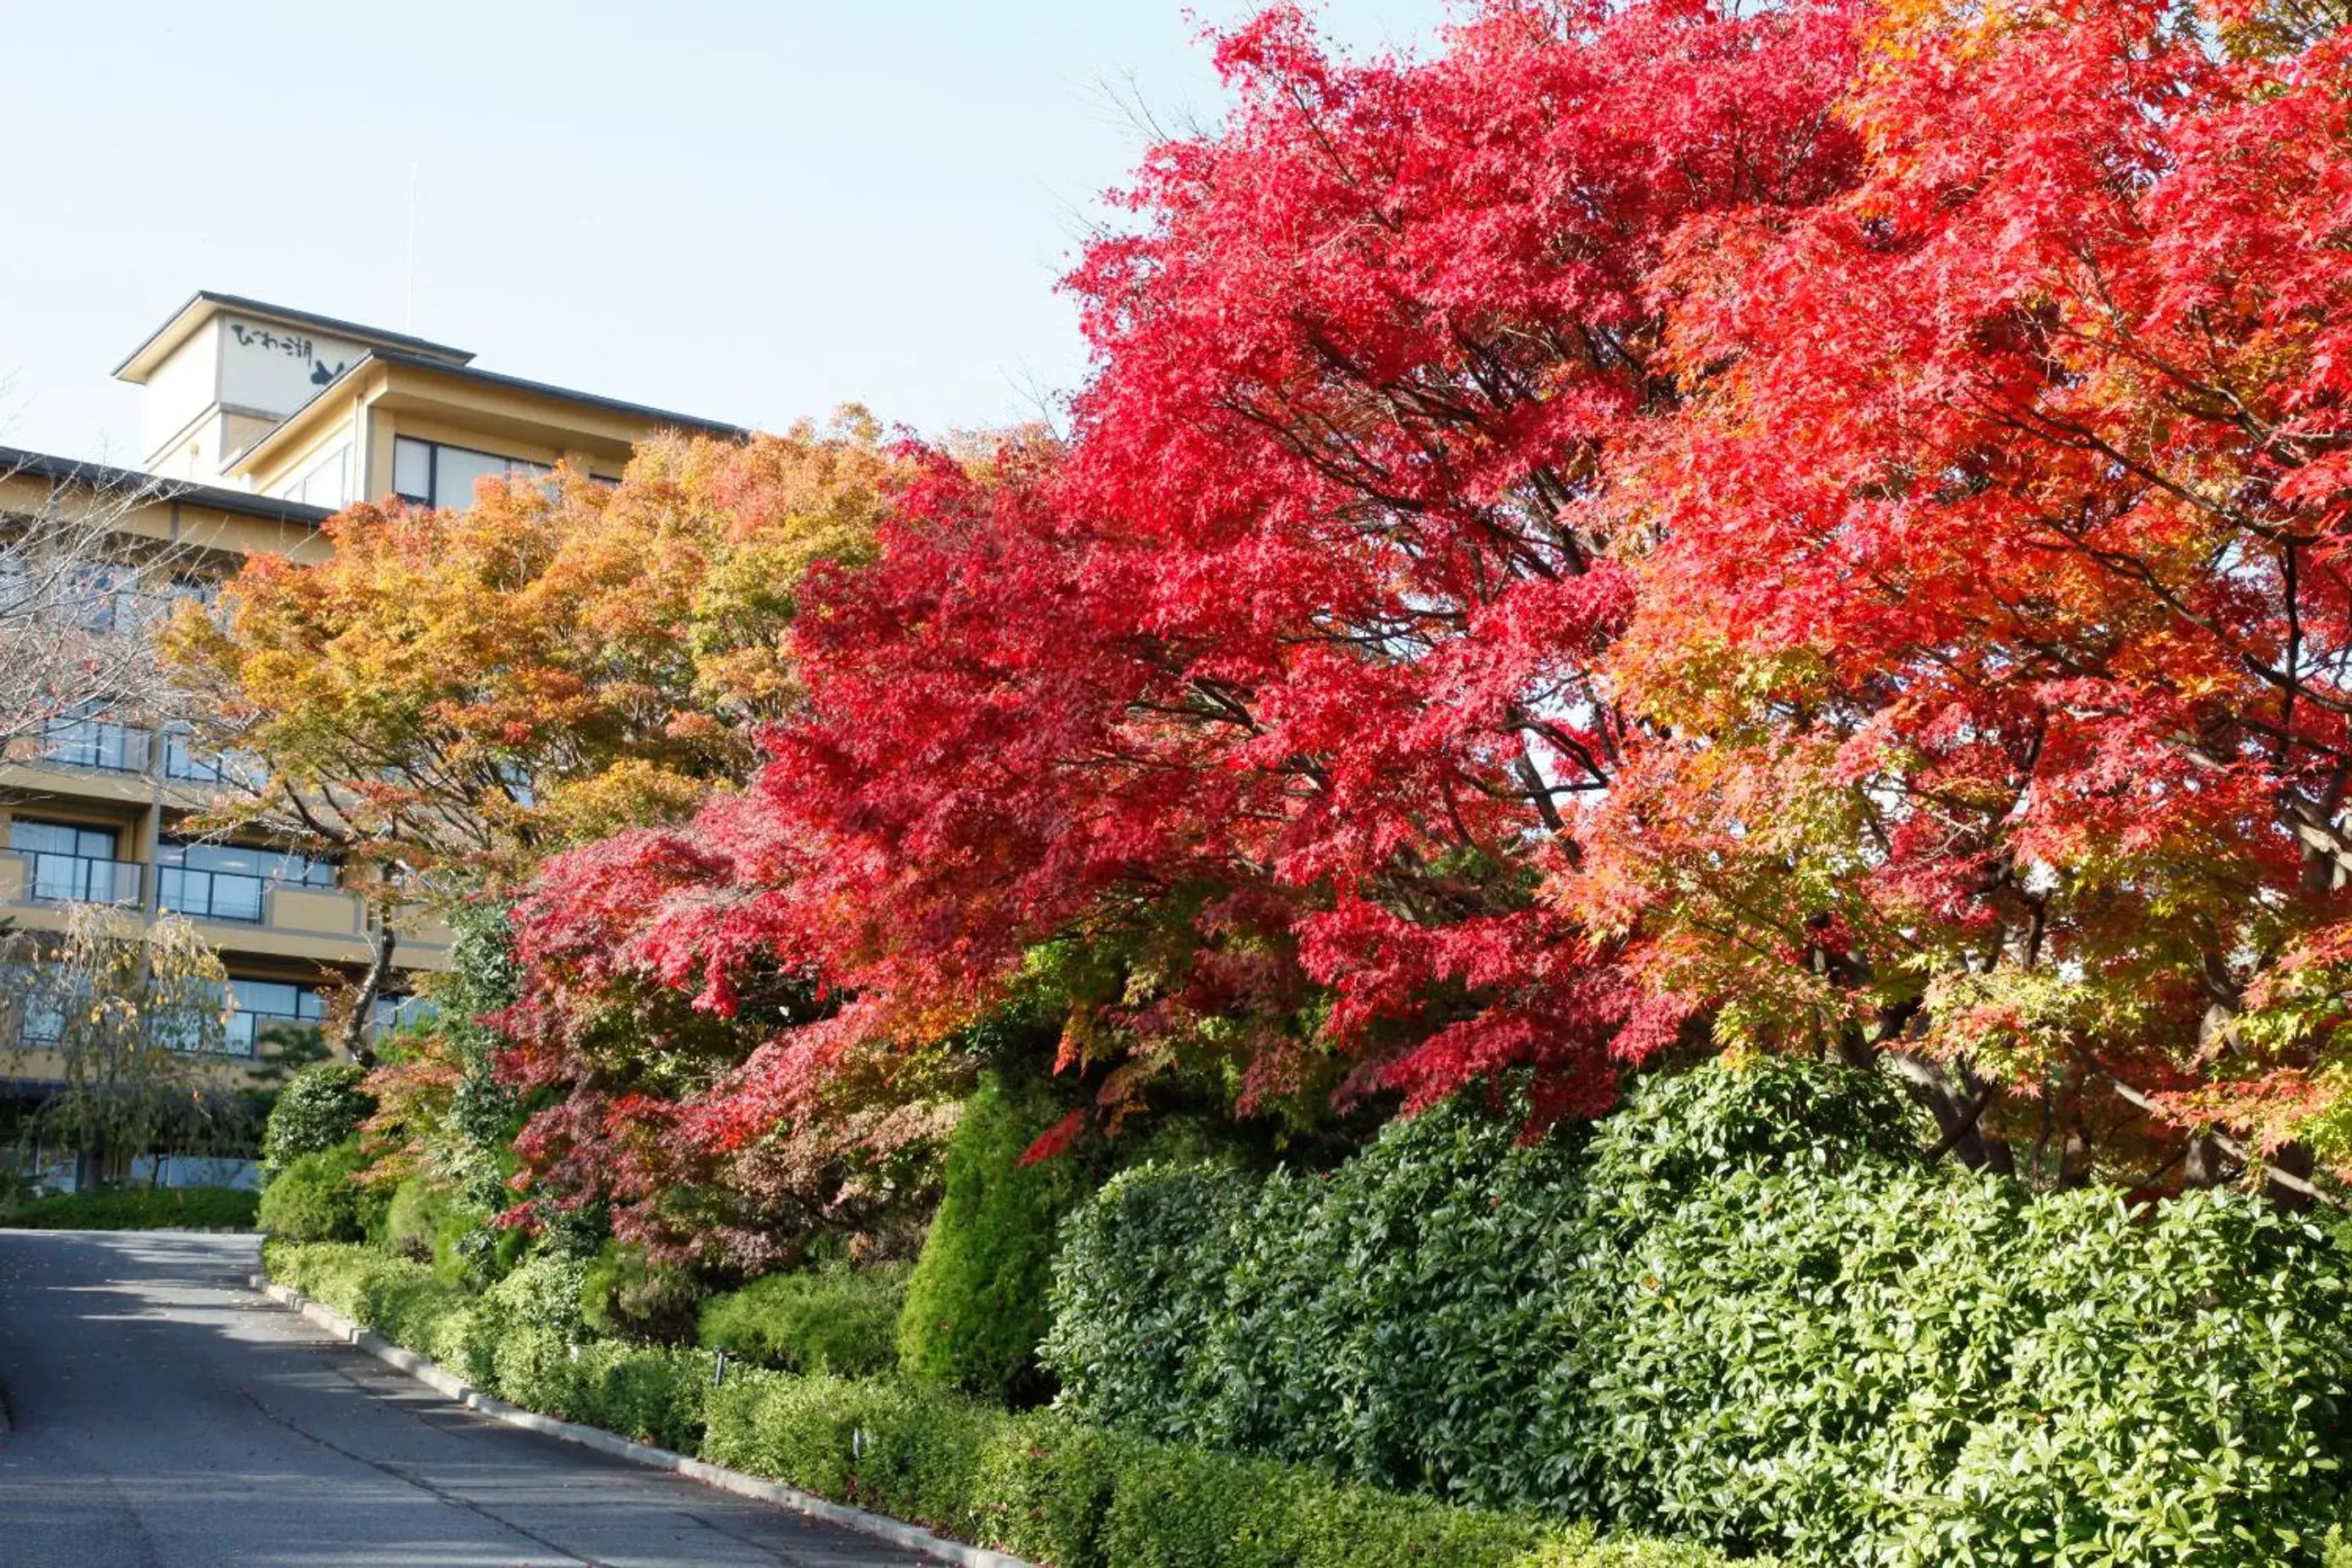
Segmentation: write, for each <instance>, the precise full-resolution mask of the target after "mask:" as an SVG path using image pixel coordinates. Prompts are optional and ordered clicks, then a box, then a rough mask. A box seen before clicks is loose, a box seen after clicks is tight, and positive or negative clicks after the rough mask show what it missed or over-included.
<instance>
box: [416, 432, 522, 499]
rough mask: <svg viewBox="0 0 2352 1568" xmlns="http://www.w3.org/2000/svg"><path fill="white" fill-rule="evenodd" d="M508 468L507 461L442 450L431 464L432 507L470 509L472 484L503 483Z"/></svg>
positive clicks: (456, 449)
mask: <svg viewBox="0 0 2352 1568" xmlns="http://www.w3.org/2000/svg"><path fill="white" fill-rule="evenodd" d="M508 466H509V465H508V459H506V458H494V457H492V456H490V455H489V454H488V452H468V451H467V450H466V449H465V448H464V447H442V448H441V449H440V451H439V453H438V454H437V455H436V462H435V464H434V473H433V504H434V505H435V506H446V507H455V508H459V509H463V508H465V507H469V506H471V505H473V504H474V485H475V483H476V482H477V481H478V480H481V479H503V478H504V477H505V476H506V472H507V468H508Z"/></svg>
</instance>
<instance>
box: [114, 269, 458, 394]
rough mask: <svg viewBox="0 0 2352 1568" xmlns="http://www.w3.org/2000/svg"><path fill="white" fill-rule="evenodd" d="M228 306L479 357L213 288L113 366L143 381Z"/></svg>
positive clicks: (441, 356) (428, 353)
mask: <svg viewBox="0 0 2352 1568" xmlns="http://www.w3.org/2000/svg"><path fill="white" fill-rule="evenodd" d="M223 310H236V311H238V312H240V313H241V314H244V315H248V316H259V317H262V318H263V319H265V320H267V321H278V322H280V323H283V324H284V325H287V326H291V327H307V328H309V329H310V331H314V332H332V333H334V334H336V335H338V336H340V337H346V338H355V339H357V340H358V341H359V342H363V343H367V344H369V345H371V346H373V347H381V348H386V349H396V350H400V351H402V352H404V353H411V354H415V355H419V356H421V357H423V358H425V359H426V360H429V361H431V362H433V363H437V364H456V365H461V364H464V363H467V361H469V360H471V359H472V358H473V357H474V356H473V354H472V353H469V352H467V350H465V349H457V348H451V347H450V346H449V345H448V344H446V343H436V342H432V341H431V340H429V339H426V338H419V337H412V336H410V335H409V334H408V333H406V332H388V331H384V330H383V328H381V327H370V326H365V325H362V323H360V322H358V321H341V320H338V319H337V318H335V317H333V316H321V315H318V314H315V313H314V312H312V311H310V310H291V309H289V308H288V307H287V306H284V305H272V304H270V303H269V302H268V301H267V300H248V299H247V298H246V297H245V296H243V295H241V294H222V293H218V292H215V290H213V289H197V290H196V291H195V292H194V294H191V295H189V296H188V302H187V303H186V304H184V305H182V306H181V307H180V308H179V309H178V310H174V311H173V312H172V316H171V319H170V320H169V321H165V322H164V323H163V325H162V326H160V327H158V328H156V329H155V330H154V331H152V332H151V333H149V334H148V337H147V341H146V342H143V343H141V344H140V345H139V346H138V347H137V348H136V349H133V350H132V351H131V355H130V357H129V358H127V359H125V360H124V361H123V362H122V363H121V364H119V365H116V366H115V367H114V374H115V375H116V377H117V378H119V379H121V380H123V381H128V382H134V383H137V382H144V381H145V380H146V379H147V377H148V375H149V374H151V373H152V371H153V370H154V368H155V367H156V366H157V365H158V364H161V363H163V359H164V357H165V356H166V355H168V354H170V353H171V352H172V351H173V349H175V348H178V347H179V346H180V344H182V343H183V342H186V341H187V339H188V336H189V334H190V333H192V332H194V331H195V330H196V329H197V328H199V327H201V326H203V325H204V324H205V322H206V321H210V320H212V319H213V317H215V315H218V314H219V313H220V312H221V311H223Z"/></svg>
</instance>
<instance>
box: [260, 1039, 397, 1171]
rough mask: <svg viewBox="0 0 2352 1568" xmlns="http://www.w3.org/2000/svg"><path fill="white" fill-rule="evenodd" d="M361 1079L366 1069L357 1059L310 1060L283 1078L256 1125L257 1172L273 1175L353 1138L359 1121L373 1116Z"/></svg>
mask: <svg viewBox="0 0 2352 1568" xmlns="http://www.w3.org/2000/svg"><path fill="white" fill-rule="evenodd" d="M366 1082H367V1068H363V1067H362V1066H360V1065H359V1064H358V1063H357V1062H314V1063H312V1064H311V1065H310V1066H309V1067H306V1068H303V1069H302V1070H301V1071H299V1072H298V1073H296V1074H295V1075H294V1076H293V1077H292V1078H290V1079H287V1081H286V1087H285V1088H284V1089H279V1090H278V1101H277V1103H276V1104H274V1105H272V1106H271V1107H270V1108H269V1120H268V1122H267V1123H266V1124H265V1125H264V1126H263V1128H262V1132H261V1165H262V1169H263V1171H264V1172H265V1173H268V1174H270V1175H275V1174H276V1173H278V1172H279V1171H282V1170H284V1169H285V1168H286V1167H287V1166H289V1165H291V1164H292V1163H294V1162H295V1161H297V1160H299V1159H300V1158H301V1157H302V1156H303V1155H305V1154H318V1153H323V1152H326V1151H327V1150H329V1149H331V1148H333V1147H335V1146H336V1145H337V1144H339V1143H341V1142H345V1141H347V1140H349V1139H352V1138H354V1137H357V1136H358V1135H359V1130H360V1123H361V1122H362V1121H366V1120H367V1119H368V1118H369V1117H371V1116H373V1115H374V1114H375V1105H376V1101H375V1096H374V1095H373V1094H370V1093H369V1092H368V1091H367V1088H366Z"/></svg>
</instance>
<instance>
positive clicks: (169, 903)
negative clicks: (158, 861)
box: [155, 866, 271, 925]
mask: <svg viewBox="0 0 2352 1568" xmlns="http://www.w3.org/2000/svg"><path fill="white" fill-rule="evenodd" d="M155 872H156V875H155V903H156V907H157V908H159V909H163V910H168V911H170V912H172V913H174V914H183V915H186V916H188V917H189V918H190V919H191V920H200V921H240V922H244V923H247V924H252V925H259V924H260V923H261V921H262V919H263V917H264V915H265V914H266V913H267V903H266V899H267V895H268V891H269V889H270V887H271V884H270V883H268V882H267V881H265V880H263V879H261V878H259V877H251V876H247V875H245V874H244V873H242V872H236V871H194V870H190V869H188V868H184V867H181V866H158V867H157V868H155Z"/></svg>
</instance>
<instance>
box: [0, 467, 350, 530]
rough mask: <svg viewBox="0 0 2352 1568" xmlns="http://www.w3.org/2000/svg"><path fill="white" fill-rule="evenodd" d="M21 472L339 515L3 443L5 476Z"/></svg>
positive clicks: (298, 514) (306, 516)
mask: <svg viewBox="0 0 2352 1568" xmlns="http://www.w3.org/2000/svg"><path fill="white" fill-rule="evenodd" d="M17 474H23V475H26V476H28V477H30V478H33V479H47V480H48V481H49V482H50V483H52V484H61V485H83V486H87V487H88V488H89V489H94V490H110V491H113V492H115V493H116V494H120V495H137V494H141V493H145V494H148V495H150V496H152V499H153V500H158V501H164V502H171V501H177V502H179V503H181V504H183V505H185V506H202V507H210V508H212V509H213V510H215V511H227V512H236V513H237V514H239V515H241V516H245V517H260V518H268V519H269V520H270V521H273V522H299V523H302V524H304V525H305V526H308V527H313V528H315V527H316V526H318V525H319V524H320V523H322V522H324V521H327V519H328V518H330V517H332V516H333V515H334V513H333V512H332V511H331V510H329V509H328V508H326V507H322V506H306V505H304V504H303V503H302V502H300V501H291V500H279V499H278V498H277V497H276V496H257V495H254V494H251V493H250V492H248V491H246V490H230V489H221V488H220V487H219V486H217V485H198V484H190V483H188V482H186V481H185V480H182V479H158V478H157V477H156V476H155V475H153V474H142V473H141V472H140V471H139V470H137V469H136V468H110V467H109V466H108V465H106V464H104V463H89V462H84V461H82V460H81V459H79V458H60V457H58V456H56V455H54V454H52V453H48V452H27V451H25V450H24V449H22V448H21V447H0V479H7V478H9V477H11V476H13V475H17Z"/></svg>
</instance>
